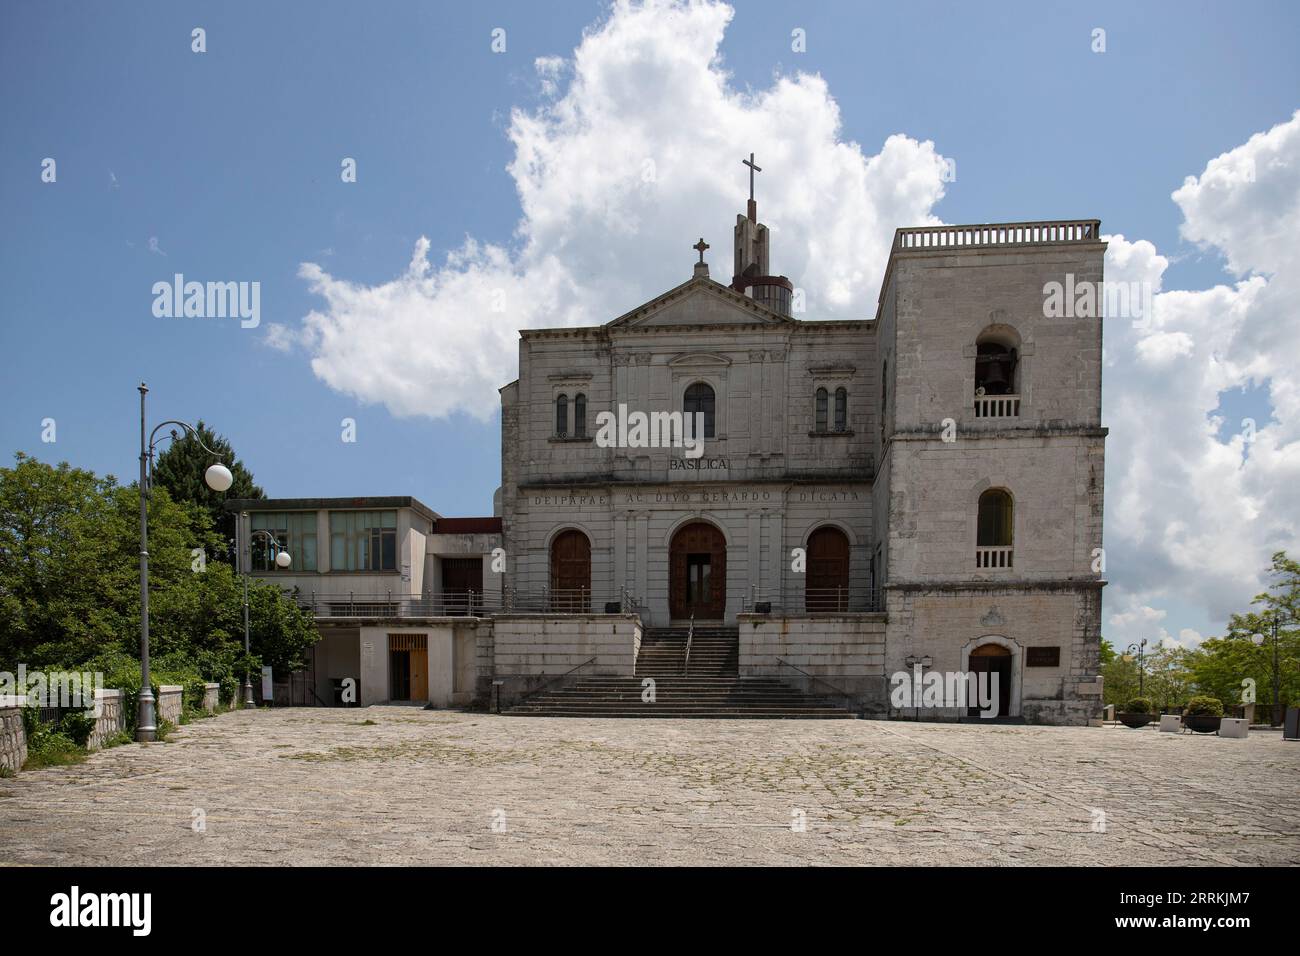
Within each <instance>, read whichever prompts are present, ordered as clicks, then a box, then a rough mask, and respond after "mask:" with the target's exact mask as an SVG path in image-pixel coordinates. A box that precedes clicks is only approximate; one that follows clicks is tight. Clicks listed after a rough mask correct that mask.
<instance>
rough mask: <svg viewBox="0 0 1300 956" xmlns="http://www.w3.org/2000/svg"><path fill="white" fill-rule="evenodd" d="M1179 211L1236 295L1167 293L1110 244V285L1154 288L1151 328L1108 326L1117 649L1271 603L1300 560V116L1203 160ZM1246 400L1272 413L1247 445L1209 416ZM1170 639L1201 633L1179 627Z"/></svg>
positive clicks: (1144, 255)
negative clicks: (1242, 393)
mask: <svg viewBox="0 0 1300 956" xmlns="http://www.w3.org/2000/svg"><path fill="white" fill-rule="evenodd" d="M1173 200H1174V202H1175V203H1177V204H1178V206H1179V208H1180V209H1181V211H1182V213H1183V217H1184V222H1183V226H1182V234H1183V236H1184V237H1185V238H1186V239H1188V240H1190V241H1192V242H1195V243H1197V244H1198V245H1200V246H1202V247H1203V248H1205V249H1206V250H1208V251H1210V252H1215V253H1219V254H1221V255H1222V256H1223V259H1224V262H1225V265H1226V268H1227V270H1228V271H1229V274H1230V275H1231V276H1232V280H1233V281H1231V282H1229V283H1225V284H1222V285H1216V286H1215V287H1213V288H1210V289H1203V290H1166V291H1159V290H1160V289H1161V281H1162V277H1163V273H1164V271H1165V268H1166V266H1167V265H1168V261H1167V260H1166V259H1165V258H1164V257H1162V256H1160V255H1159V254H1158V253H1157V252H1156V250H1155V248H1154V247H1153V246H1152V245H1151V244H1150V243H1148V242H1145V241H1138V242H1130V241H1128V240H1126V239H1125V238H1124V237H1123V236H1112V237H1109V239H1110V247H1109V250H1108V252H1107V261H1106V279H1107V281H1108V282H1111V281H1146V282H1150V283H1152V288H1153V289H1155V290H1157V294H1156V295H1155V309H1154V314H1153V317H1152V319H1151V321H1150V322H1149V323H1134V322H1132V321H1129V320H1126V319H1118V318H1117V319H1107V321H1106V326H1105V337H1106V369H1105V399H1104V400H1105V406H1106V416H1105V417H1106V424H1107V425H1108V426H1109V427H1110V438H1109V441H1108V443H1107V449H1106V457H1107V469H1106V470H1107V475H1106V479H1107V480H1106V492H1107V503H1106V545H1107V552H1108V554H1109V555H1110V558H1111V559H1110V560H1109V561H1108V570H1109V572H1110V577H1111V578H1112V580H1113V581H1114V583H1113V584H1112V586H1111V587H1110V588H1109V589H1108V592H1109V593H1108V594H1107V600H1108V603H1109V604H1110V605H1111V606H1112V607H1113V606H1119V607H1122V608H1123V609H1124V610H1123V611H1120V612H1118V613H1116V614H1112V615H1111V616H1110V617H1109V618H1108V624H1109V627H1108V629H1107V635H1108V636H1109V637H1111V638H1112V640H1113V641H1114V642H1115V643H1123V642H1127V641H1129V640H1134V639H1138V638H1140V637H1144V636H1146V637H1150V636H1152V626H1153V625H1154V624H1155V623H1156V621H1155V620H1153V619H1152V618H1151V617H1149V616H1146V615H1144V613H1143V612H1144V611H1151V610H1153V609H1156V608H1161V607H1166V606H1167V607H1175V608H1177V607H1190V608H1196V609H1198V610H1199V611H1200V612H1202V613H1203V614H1204V615H1205V616H1206V617H1207V618H1209V619H1210V620H1212V621H1216V622H1222V621H1224V620H1225V619H1226V618H1227V616H1228V615H1229V614H1230V613H1232V612H1234V611H1241V610H1244V609H1245V608H1246V607H1247V606H1248V604H1249V601H1250V599H1251V598H1252V597H1253V596H1254V595H1255V594H1257V593H1259V592H1260V591H1262V590H1264V588H1265V584H1266V580H1265V579H1264V577H1263V575H1262V571H1263V569H1264V568H1266V567H1267V565H1268V564H1269V558H1270V555H1271V554H1272V553H1273V552H1274V551H1278V550H1289V551H1290V552H1291V553H1292V554H1293V555H1295V554H1296V553H1297V552H1300V441H1297V439H1298V438H1300V393H1298V392H1297V382H1298V377H1297V375H1296V373H1295V357H1296V356H1297V355H1300V316H1297V314H1296V311H1295V309H1296V303H1297V302H1300V245H1298V244H1297V243H1296V241H1295V236H1296V235H1297V234H1300V113H1297V114H1296V115H1295V116H1293V117H1292V118H1291V119H1290V120H1289V121H1287V122H1284V123H1281V124H1279V125H1278V126H1275V127H1274V128H1273V129H1271V130H1269V131H1267V132H1265V133H1260V134H1257V135H1255V136H1252V137H1251V138H1250V139H1249V140H1248V141H1247V142H1246V143H1244V144H1242V145H1241V146H1239V147H1237V148H1236V149H1233V150H1230V151H1229V152H1227V153H1225V154H1224V155H1222V156H1219V157H1217V158H1215V159H1212V160H1210V162H1209V163H1207V165H1206V167H1205V169H1204V171H1203V172H1202V173H1201V174H1200V175H1199V176H1191V177H1188V178H1187V180H1186V181H1185V182H1184V183H1183V185H1182V186H1181V187H1180V188H1179V189H1178V190H1177V191H1176V192H1174V193H1173ZM1242 388H1249V389H1262V390H1263V394H1265V395H1266V396H1267V399H1268V403H1269V404H1270V405H1271V409H1272V416H1271V419H1268V420H1264V421H1256V422H1255V423H1254V426H1255V427H1254V430H1253V434H1252V432H1251V429H1248V428H1247V427H1245V426H1244V425H1243V424H1242V422H1240V421H1225V420H1224V417H1223V416H1222V414H1217V415H1216V414H1215V413H1216V410H1217V409H1218V408H1219V406H1220V398H1221V395H1222V394H1223V393H1224V392H1228V391H1231V390H1235V389H1242ZM1161 616H1162V617H1163V611H1162V612H1161ZM1161 633H1164V634H1166V635H1167V632H1163V631H1162V632H1161ZM1171 639H1172V638H1171ZM1177 640H1179V642H1181V643H1188V642H1197V641H1199V640H1200V635H1199V633H1198V632H1197V631H1195V630H1193V629H1190V628H1182V629H1180V630H1179V636H1178V638H1177Z"/></svg>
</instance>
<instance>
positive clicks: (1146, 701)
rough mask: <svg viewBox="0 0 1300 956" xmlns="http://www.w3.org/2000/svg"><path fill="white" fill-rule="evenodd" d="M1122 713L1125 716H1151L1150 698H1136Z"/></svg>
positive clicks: (1125, 706) (1126, 705)
mask: <svg viewBox="0 0 1300 956" xmlns="http://www.w3.org/2000/svg"><path fill="white" fill-rule="evenodd" d="M1122 713H1125V714H1149V713H1151V698H1150V697H1134V698H1132V699H1131V700H1130V701H1129V702H1128V703H1127V704H1125V705H1124V709H1123V711H1122Z"/></svg>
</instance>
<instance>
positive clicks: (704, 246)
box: [691, 236, 709, 262]
mask: <svg viewBox="0 0 1300 956" xmlns="http://www.w3.org/2000/svg"><path fill="white" fill-rule="evenodd" d="M691 248H692V249H696V250H698V251H699V253H700V261H701V262H703V261H704V250H705V249H708V248H709V244H708V243H707V242H705V241H704V237H703V236H700V241H699V242H697V243H696V244H695V245H693V246H691Z"/></svg>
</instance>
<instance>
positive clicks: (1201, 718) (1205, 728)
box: [1183, 714, 1223, 734]
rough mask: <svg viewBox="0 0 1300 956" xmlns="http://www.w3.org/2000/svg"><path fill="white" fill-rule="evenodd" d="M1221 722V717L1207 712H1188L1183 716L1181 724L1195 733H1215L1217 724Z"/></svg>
mask: <svg viewBox="0 0 1300 956" xmlns="http://www.w3.org/2000/svg"><path fill="white" fill-rule="evenodd" d="M1222 722H1223V718H1222V717H1213V716H1211V715H1209V714H1190V715H1184V717H1183V726H1184V727H1186V728H1187V729H1188V730H1190V731H1192V732H1193V733H1197V734H1217V733H1218V732H1219V724H1221V723H1222Z"/></svg>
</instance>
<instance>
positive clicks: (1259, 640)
mask: <svg viewBox="0 0 1300 956" xmlns="http://www.w3.org/2000/svg"><path fill="white" fill-rule="evenodd" d="M1250 639H1251V640H1252V641H1254V643H1255V646H1256V647H1261V646H1263V644H1264V635H1263V634H1252V635H1250Z"/></svg>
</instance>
